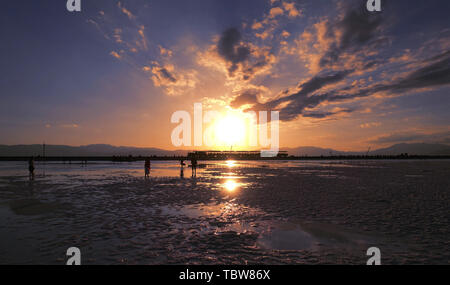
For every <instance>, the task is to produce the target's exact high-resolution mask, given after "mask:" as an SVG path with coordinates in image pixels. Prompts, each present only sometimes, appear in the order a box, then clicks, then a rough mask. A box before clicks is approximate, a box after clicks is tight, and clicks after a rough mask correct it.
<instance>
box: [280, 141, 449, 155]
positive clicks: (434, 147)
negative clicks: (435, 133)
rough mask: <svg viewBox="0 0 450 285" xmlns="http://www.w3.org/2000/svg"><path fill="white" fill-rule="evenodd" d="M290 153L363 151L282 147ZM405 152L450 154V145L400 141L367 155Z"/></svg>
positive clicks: (321, 153)
mask: <svg viewBox="0 0 450 285" xmlns="http://www.w3.org/2000/svg"><path fill="white" fill-rule="evenodd" d="M284 150H286V151H288V153H289V154H291V155H296V156H304V155H308V156H322V155H323V156H329V155H362V154H366V153H367V151H364V152H354V151H353V152H352V151H339V150H335V149H330V148H319V147H311V146H301V147H297V148H287V149H284ZM402 153H407V154H409V155H450V146H449V145H445V144H430V143H411V144H408V143H401V144H395V145H392V146H390V147H387V148H380V149H375V150H371V151H370V152H369V155H399V154H402Z"/></svg>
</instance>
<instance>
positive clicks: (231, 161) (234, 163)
mask: <svg viewBox="0 0 450 285" xmlns="http://www.w3.org/2000/svg"><path fill="white" fill-rule="evenodd" d="M225 163H226V164H227V166H228V167H230V168H231V167H234V166H236V161H235V160H227V161H225Z"/></svg>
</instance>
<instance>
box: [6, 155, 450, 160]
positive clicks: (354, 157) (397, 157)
mask: <svg viewBox="0 0 450 285" xmlns="http://www.w3.org/2000/svg"><path fill="white" fill-rule="evenodd" d="M30 157H33V158H34V160H35V161H62V162H77V161H79V162H84V161H112V162H132V161H144V160H145V159H146V158H150V159H151V160H157V161H173V160H190V158H188V157H187V156H47V157H42V156H40V155H39V156H1V157H0V161H28V160H29V159H30ZM414 159H420V160H426V159H433V160H435V159H450V155H407V154H406V155H405V154H402V155H368V156H366V155H336V156H288V157H272V158H270V157H260V158H255V157H248V158H240V157H233V156H230V157H227V158H217V157H214V158H202V159H199V160H201V161H226V160H237V161H266V160H267V161H270V160H275V161H283V160H414Z"/></svg>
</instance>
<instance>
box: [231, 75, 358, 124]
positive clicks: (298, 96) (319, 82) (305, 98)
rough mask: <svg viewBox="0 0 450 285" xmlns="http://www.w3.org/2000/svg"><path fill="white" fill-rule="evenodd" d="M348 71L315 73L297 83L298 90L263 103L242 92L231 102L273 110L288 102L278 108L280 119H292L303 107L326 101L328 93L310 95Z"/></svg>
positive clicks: (237, 105)
mask: <svg viewBox="0 0 450 285" xmlns="http://www.w3.org/2000/svg"><path fill="white" fill-rule="evenodd" d="M350 73H352V71H351V70H344V71H339V72H334V73H329V74H320V75H316V76H314V77H312V78H311V79H309V80H307V81H305V82H303V83H301V84H299V86H298V88H299V91H297V92H295V93H293V94H291V95H288V96H284V97H280V98H277V99H274V100H271V101H268V102H266V103H264V104H260V103H259V102H258V101H257V98H256V95H255V94H248V93H243V94H242V95H240V96H238V97H236V98H235V100H234V101H233V102H232V104H233V105H234V107H239V106H242V105H245V104H254V106H253V107H252V109H253V110H275V109H277V106H278V105H280V104H281V103H284V102H288V104H287V105H286V106H285V107H283V108H282V109H281V110H280V119H281V120H284V121H289V120H293V119H295V118H296V117H297V116H298V115H300V114H302V113H303V111H304V110H305V108H314V107H316V106H317V105H319V104H320V103H321V102H324V101H326V100H327V98H328V97H329V96H330V95H329V94H328V93H325V94H314V95H312V94H313V93H314V92H316V91H318V90H320V89H321V88H323V87H325V86H327V85H330V84H333V83H337V82H339V81H341V80H343V79H344V78H345V77H346V76H348V75H349V74H350ZM240 103H242V104H240ZM232 107H233V106H232ZM330 115H331V114H330ZM310 116H311V117H313V116H314V114H313V113H310Z"/></svg>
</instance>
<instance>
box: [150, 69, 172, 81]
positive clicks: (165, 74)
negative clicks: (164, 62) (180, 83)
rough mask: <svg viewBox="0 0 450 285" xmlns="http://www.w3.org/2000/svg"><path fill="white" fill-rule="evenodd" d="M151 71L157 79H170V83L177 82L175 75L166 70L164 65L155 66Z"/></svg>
mask: <svg viewBox="0 0 450 285" xmlns="http://www.w3.org/2000/svg"><path fill="white" fill-rule="evenodd" d="M153 73H154V74H155V75H156V76H158V78H159V80H161V81H163V82H164V81H170V82H172V83H175V82H177V79H176V78H175V76H174V75H173V74H172V73H171V72H170V71H169V70H167V68H165V67H156V68H154V69H153Z"/></svg>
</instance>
